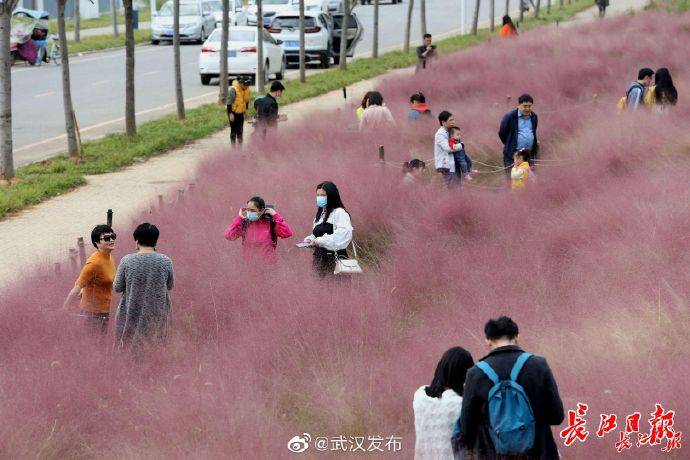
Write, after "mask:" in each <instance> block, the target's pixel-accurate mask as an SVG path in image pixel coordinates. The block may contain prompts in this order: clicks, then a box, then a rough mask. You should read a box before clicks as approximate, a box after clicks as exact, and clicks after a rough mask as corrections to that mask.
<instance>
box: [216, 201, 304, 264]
mask: <svg viewBox="0 0 690 460" xmlns="http://www.w3.org/2000/svg"><path fill="white" fill-rule="evenodd" d="M291 236H292V229H291V228H290V226H289V225H288V223H287V222H286V221H285V219H283V217H282V216H281V215H280V214H278V212H276V210H275V209H273V208H272V207H267V206H266V202H265V201H264V199H263V198H261V197H260V196H255V197H252V198H250V199H249V201H248V202H247V205H246V206H244V207H242V208H240V212H239V215H238V216H236V217H235V219H234V220H233V221H232V223H231V224H230V226H229V227H228V229H227V230H226V231H225V239H227V240H236V239H238V238H242V256H243V257H244V259H245V260H252V259H256V258H257V256H259V257H261V258H263V259H265V260H268V261H271V262H275V261H276V260H277V259H276V247H277V246H278V238H290V237H291Z"/></svg>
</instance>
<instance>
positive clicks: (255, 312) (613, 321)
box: [0, 13, 690, 459]
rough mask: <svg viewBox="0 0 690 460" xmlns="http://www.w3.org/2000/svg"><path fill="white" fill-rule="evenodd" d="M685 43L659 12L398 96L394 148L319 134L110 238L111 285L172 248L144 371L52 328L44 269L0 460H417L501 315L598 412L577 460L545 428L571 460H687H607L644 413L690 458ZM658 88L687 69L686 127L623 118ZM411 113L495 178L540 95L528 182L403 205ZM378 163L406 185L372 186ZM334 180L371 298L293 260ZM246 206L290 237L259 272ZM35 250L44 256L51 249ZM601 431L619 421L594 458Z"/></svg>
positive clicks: (317, 117)
mask: <svg viewBox="0 0 690 460" xmlns="http://www.w3.org/2000/svg"><path fill="white" fill-rule="evenodd" d="M687 43H690V16H688V15H685V16H671V15H667V14H662V13H646V14H640V15H635V16H631V17H624V18H618V19H614V20H606V21H603V22H597V23H596V24H592V25H589V26H585V27H580V28H577V29H574V28H573V29H562V30H560V31H553V30H552V31H550V32H547V31H544V30H535V31H532V32H529V33H526V34H524V35H522V36H521V37H520V38H519V39H517V40H505V41H504V40H498V39H495V40H492V41H491V42H490V43H486V44H483V45H480V46H477V47H475V48H473V49H470V50H467V51H464V52H462V53H457V54H454V55H451V56H444V57H443V58H442V59H441V60H440V61H438V62H437V63H436V65H435V66H434V67H433V69H430V71H427V72H424V73H420V74H417V75H416V76H414V77H411V78H410V77H408V78H402V77H400V78H390V79H388V80H386V81H385V83H384V84H383V85H382V86H381V88H379V89H380V90H381V91H382V93H383V95H384V98H385V99H386V103H387V105H388V106H389V107H390V108H391V109H392V111H393V113H394V115H395V116H396V118H397V119H398V120H399V127H398V128H397V129H396V130H392V131H390V132H385V133H382V132H377V133H368V134H362V135H360V134H359V133H358V132H356V130H353V129H352V125H353V121H354V114H353V113H350V112H348V111H345V112H343V111H338V112H336V111H331V112H326V111H324V112H322V113H318V114H314V116H313V117H312V119H311V120H310V122H309V123H308V124H306V123H305V124H302V125H300V124H295V123H288V124H286V125H285V126H284V127H283V128H282V129H281V130H280V131H279V134H278V135H277V136H272V137H269V138H268V139H266V140H265V141H263V142H253V143H252V144H251V145H250V146H247V147H245V149H244V150H243V151H242V153H241V154H237V153H235V152H231V151H230V150H228V151H224V152H219V153H218V155H217V157H215V158H214V159H213V160H211V161H209V162H207V163H206V164H204V165H203V166H202V167H201V168H200V169H199V171H198V176H197V179H196V181H195V183H196V187H195V189H194V191H193V192H188V193H186V194H185V197H184V201H181V202H179V201H178V202H176V203H174V204H168V205H166V206H165V207H164V208H163V209H160V210H156V211H154V212H153V213H149V211H148V210H142V214H141V217H140V218H139V219H138V220H137V221H135V222H117V220H116V222H115V230H116V232H117V233H118V234H119V236H120V238H119V239H118V251H117V254H116V258H117V259H118V260H119V258H120V257H122V256H123V255H124V254H125V253H126V252H129V251H130V250H131V248H132V247H133V242H132V240H131V233H132V231H133V229H134V227H135V225H136V224H138V223H140V222H142V221H149V222H153V223H155V224H157V225H158V226H159V228H160V230H161V239H160V242H159V248H158V249H159V251H161V252H163V253H165V254H168V255H169V256H170V257H171V258H172V260H173V263H174V266H175V271H176V277H177V279H176V287H175V289H174V290H173V292H172V298H173V310H174V317H173V328H172V336H171V338H170V340H169V342H168V344H167V346H166V347H165V348H163V349H161V350H158V351H151V352H149V353H146V354H145V355H141V356H138V357H136V358H135V357H132V356H129V355H127V354H121V353H116V352H113V351H112V350H111V349H110V348H111V347H110V346H109V345H110V344H111V343H112V342H113V341H114V340H113V339H112V337H109V339H108V343H107V344H105V345H101V346H99V345H98V344H94V343H93V340H92V339H91V338H90V337H88V336H87V335H86V334H85V331H84V329H83V326H82V324H81V323H80V322H79V321H78V318H77V317H76V316H74V315H72V314H67V313H65V312H61V311H60V308H59V307H60V305H61V304H62V301H63V299H64V297H65V296H66V294H67V292H68V291H69V289H70V287H71V285H72V283H73V282H74V279H75V278H76V274H74V273H65V270H64V269H63V273H62V275H58V276H56V275H54V274H52V273H50V272H49V271H48V270H47V269H44V267H48V266H50V264H49V263H48V262H47V260H46V261H45V262H41V263H39V264H38V265H39V266H40V268H36V267H26V272H25V273H22V272H21V270H18V273H17V274H18V281H17V283H16V284H15V285H14V286H13V287H12V288H11V289H7V290H6V291H4V292H1V293H0V299H1V300H0V357H2V366H0V440H1V441H0V457H1V458H22V459H23V458H44V459H57V458H79V459H82V458H107V459H111V458H112V459H115V458H141V459H158V458H161V459H162V458H180V459H182V458H184V459H188V458H195V459H196V458H199V459H201V458H204V459H206V458H209V459H220V458H229V459H269V458H271V459H274V458H291V457H292V456H293V455H295V454H291V453H290V452H289V451H288V450H287V442H288V440H289V439H290V438H292V437H293V436H295V435H298V434H302V433H309V434H310V435H311V436H312V437H316V436H327V437H334V436H338V435H344V436H346V437H347V436H375V435H381V436H383V437H388V436H391V435H396V436H400V437H401V438H402V450H401V451H399V452H395V453H380V454H374V453H367V454H357V453H342V452H341V453H335V452H329V453H325V452H324V453H319V452H315V450H314V449H313V447H312V448H310V449H309V450H308V451H307V452H306V453H304V454H301V455H297V458H377V457H389V458H412V457H413V452H414V424H413V413H412V394H413V392H414V391H415V390H416V389H417V388H418V387H419V386H420V385H423V384H428V383H430V382H431V378H432V376H433V371H434V368H435V366H436V363H437V361H438V359H439V358H440V356H441V354H442V353H443V352H444V351H445V350H446V349H447V348H449V347H451V346H456V345H460V346H463V347H465V348H467V349H468V350H470V351H471V352H472V354H473V356H474V358H475V360H477V359H479V358H481V357H482V356H484V355H485V354H486V347H485V345H484V340H483V325H484V322H485V321H486V320H487V319H489V318H490V317H497V316H499V315H501V314H507V315H509V316H512V317H513V319H514V320H515V321H516V322H517V323H518V324H519V326H520V331H521V334H520V343H521V345H523V347H525V348H526V349H527V350H529V351H531V352H533V353H536V354H540V355H543V356H545V357H546V358H547V360H548V362H549V363H550V365H551V367H552V369H553V372H554V375H555V377H556V380H557V382H558V384H559V390H560V393H561V396H562V398H563V401H564V405H565V407H566V410H568V409H574V408H575V406H576V404H577V403H578V402H582V403H587V404H589V412H588V414H587V429H588V431H589V438H588V439H587V441H586V442H585V443H576V444H575V445H573V446H571V447H564V446H563V441H562V440H561V439H560V438H558V434H557V432H558V431H560V429H562V428H563V427H560V428H557V429H554V433H556V437H557V443H558V444H559V446H560V447H559V448H560V451H561V455H562V457H563V458H565V459H599V458H602V459H603V458H630V459H646V458H662V457H667V458H678V459H680V458H688V456H689V455H690V454H688V449H690V447H688V446H687V445H686V443H685V442H683V447H682V449H680V450H676V451H674V452H671V453H670V454H665V453H662V452H661V448H662V447H663V445H656V446H641V447H639V448H637V447H635V446H634V445H633V447H632V448H631V449H630V450H628V451H626V452H624V453H622V454H618V453H616V450H615V449H614V442H615V441H616V440H618V433H619V431H620V429H621V426H620V425H621V423H622V424H623V425H624V423H625V422H624V419H625V416H626V415H628V414H629V413H632V412H635V411H639V412H641V413H642V423H641V430H644V431H646V430H648V429H649V426H648V423H647V421H646V420H647V419H648V418H650V413H651V412H652V411H653V410H654V404H655V403H661V404H662V405H663V406H664V408H666V409H671V410H674V411H675V425H674V427H675V428H676V430H677V431H681V432H683V438H685V437H686V436H687V431H688V428H690V426H689V424H688V422H689V421H690V392H689V391H688V381H690V363H689V361H688V356H689V353H690V334H688V330H689V329H690V315H689V311H688V302H687V299H688V297H689V294H690V283H688V281H689V278H690V277H689V276H688V275H689V268H688V267H690V251H689V249H690V240H689V235H690V186H688V174H689V173H690V168H689V165H690V161H689V155H690V131H689V130H688V126H690V104H688V96H687V95H688V94H689V93H690V84H689V83H688V82H690V49H689V48H688V47H687ZM645 66H649V67H653V68H657V67H661V66H666V67H668V68H669V69H670V71H671V74H672V75H673V77H674V81H675V83H676V87H677V88H678V92H679V103H678V106H677V107H676V108H675V109H674V110H673V111H671V112H670V113H667V114H665V115H663V116H660V115H657V114H653V113H648V112H646V111H639V112H637V113H634V114H624V115H617V114H616V109H615V102H616V101H617V100H618V99H619V98H620V97H621V96H622V95H623V94H624V91H625V88H626V85H627V83H629V81H631V80H632V79H633V78H634V77H635V75H636V73H637V70H638V68H640V67H645ZM416 91H422V92H424V93H425V94H426V95H427V99H428V102H429V103H430V105H431V108H432V110H433V111H434V113H438V112H439V111H440V110H443V109H448V110H451V111H452V112H454V113H455V115H456V119H457V121H458V122H459V123H460V124H461V126H462V127H463V129H464V135H465V139H466V142H467V144H468V147H469V150H470V152H471V153H473V154H474V156H475V159H477V160H479V161H481V162H483V163H486V164H499V163H500V162H501V145H500V143H499V140H498V137H497V135H496V132H497V130H498V122H499V120H500V117H501V115H502V114H503V113H504V112H505V111H506V110H507V105H506V97H507V96H511V97H512V100H513V103H514V102H515V101H516V99H517V96H518V95H519V94H521V93H522V92H529V93H531V94H532V95H533V96H534V98H535V111H536V112H537V113H538V114H539V116H540V125H539V137H540V139H541V146H542V158H543V159H544V164H543V165H540V166H539V167H538V169H537V171H536V173H537V180H536V181H535V182H533V183H530V184H529V186H528V188H527V189H525V190H524V191H523V192H522V193H511V192H510V191H508V190H505V189H501V188H500V186H501V185H502V184H503V182H502V178H501V175H500V173H499V174H496V173H491V171H492V169H490V168H487V167H485V166H481V168H482V169H483V170H484V171H485V172H487V173H486V174H480V175H478V177H477V180H476V181H475V182H474V183H473V185H471V186H470V185H467V184H464V185H463V188H462V189H461V190H459V191H454V192H449V191H447V190H445V189H443V188H442V187H441V186H440V185H439V184H438V183H437V182H436V181H435V180H433V181H429V180H428V177H427V178H425V179H423V180H421V181H420V183H418V184H413V185H411V186H410V185H406V184H404V183H403V182H402V180H401V179H402V175H401V171H400V169H399V167H397V166H396V165H395V164H394V163H400V162H402V161H405V160H408V159H410V158H412V157H414V156H416V157H420V158H424V159H428V158H430V157H432V156H433V151H432V148H431V146H432V138H433V134H434V131H435V130H436V128H437V124H436V123H435V122H430V123H428V124H426V125H425V124H423V123H422V124H420V125H415V126H414V127H408V126H407V125H406V123H405V121H404V120H405V113H406V102H407V98H408V97H409V95H410V94H412V93H413V92H416ZM595 94H596V95H597V97H596V98H595V97H594V95H595ZM287 127H289V128H290V129H287ZM380 144H382V145H385V149H386V160H387V161H388V162H389V163H390V164H385V165H381V164H379V163H378V158H377V150H378V146H379V145H380ZM430 166H432V167H433V163H432V164H431V165H430ZM430 175H431V174H429V176H430ZM323 180H332V181H334V182H335V183H336V184H337V185H338V186H339V188H340V191H341V195H342V197H343V200H344V202H345V204H346V206H347V207H348V209H349V211H350V213H351V215H352V220H353V224H354V226H355V240H356V241H357V243H358V244H359V245H360V246H362V250H361V254H360V257H361V258H362V259H363V262H364V267H365V271H366V274H364V275H362V276H359V277H356V278H354V279H352V280H351V281H350V282H341V283H334V282H332V281H328V280H326V281H324V280H319V279H316V278H315V276H314V275H313V273H312V269H311V254H310V253H309V252H308V251H306V250H303V249H298V248H295V247H294V244H295V243H297V242H299V241H301V239H302V237H303V236H305V235H307V234H308V233H309V232H310V231H311V220H312V219H313V217H314V213H315V204H314V195H315V186H316V184H317V183H319V182H321V181H323ZM123 185H124V184H123ZM255 194H258V195H261V196H263V197H264V198H265V199H266V202H267V203H272V204H275V206H276V208H277V209H278V211H279V212H281V213H282V215H283V216H284V217H285V218H286V220H287V221H288V222H289V223H290V224H291V226H292V227H293V230H294V231H295V236H294V237H293V238H291V239H289V240H286V241H281V242H280V243H279V248H278V253H279V262H278V263H277V264H276V265H249V266H248V265H246V264H245V262H243V259H242V257H241V248H240V243H239V242H238V241H235V242H228V241H225V240H224V239H223V231H224V230H225V228H226V227H227V225H228V224H229V222H230V221H231V220H232V218H233V217H234V216H235V215H236V213H237V211H238V207H239V206H241V205H243V203H244V202H246V200H247V199H248V198H249V197H251V196H253V195H255ZM115 211H116V213H117V210H115ZM98 223H100V222H96V221H94V222H93V223H92V224H93V225H95V224H98ZM90 225H91V224H90ZM27 231H31V232H33V233H35V234H36V237H37V238H39V237H40V234H41V232H46V231H48V232H49V231H50V224H49V223H46V227H45V228H43V229H27ZM58 249H59V248H56V251H57V250H58ZM49 256H50V255H46V259H48V258H49ZM68 265H69V264H68V263H67V261H63V267H65V266H68ZM115 297H116V298H119V296H115ZM601 413H615V414H617V415H618V417H619V427H618V428H616V430H615V431H614V432H612V433H609V434H608V435H606V437H604V438H603V439H601V438H597V436H596V431H597V428H598V424H599V414H601Z"/></svg>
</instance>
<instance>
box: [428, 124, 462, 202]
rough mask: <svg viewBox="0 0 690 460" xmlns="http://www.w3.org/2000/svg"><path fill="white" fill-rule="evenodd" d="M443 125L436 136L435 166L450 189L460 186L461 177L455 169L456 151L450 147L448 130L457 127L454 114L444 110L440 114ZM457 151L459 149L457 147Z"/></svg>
mask: <svg viewBox="0 0 690 460" xmlns="http://www.w3.org/2000/svg"><path fill="white" fill-rule="evenodd" d="M438 122H439V124H440V125H441V127H440V128H438V130H437V131H436V134H435V136H434V166H435V167H436V172H438V173H440V174H441V175H442V176H443V182H444V183H445V184H446V186H447V187H448V188H452V187H455V186H459V185H460V176H459V175H458V174H457V170H456V169H455V156H454V155H455V149H454V148H451V146H450V135H449V134H448V130H449V129H450V128H451V127H452V126H455V117H453V114H452V113H450V112H448V111H447V110H444V111H443V112H441V113H439V114H438ZM456 149H457V147H456Z"/></svg>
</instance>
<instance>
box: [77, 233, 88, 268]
mask: <svg viewBox="0 0 690 460" xmlns="http://www.w3.org/2000/svg"><path fill="white" fill-rule="evenodd" d="M77 247H78V248H79V262H80V263H81V266H82V267H83V266H84V264H85V263H86V248H85V247H84V238H82V237H81V236H80V237H79V238H77Z"/></svg>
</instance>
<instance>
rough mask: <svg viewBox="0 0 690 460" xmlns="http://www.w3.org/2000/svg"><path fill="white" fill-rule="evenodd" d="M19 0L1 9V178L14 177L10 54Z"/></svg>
mask: <svg viewBox="0 0 690 460" xmlns="http://www.w3.org/2000/svg"><path fill="white" fill-rule="evenodd" d="M16 6H17V0H9V1H7V2H6V3H5V9H4V10H2V11H0V153H1V154H2V159H1V161H0V179H4V180H11V179H12V178H13V177H14V159H13V157H12V57H11V55H10V29H11V27H12V26H11V17H12V11H13V10H14V8H15V7H16Z"/></svg>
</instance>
